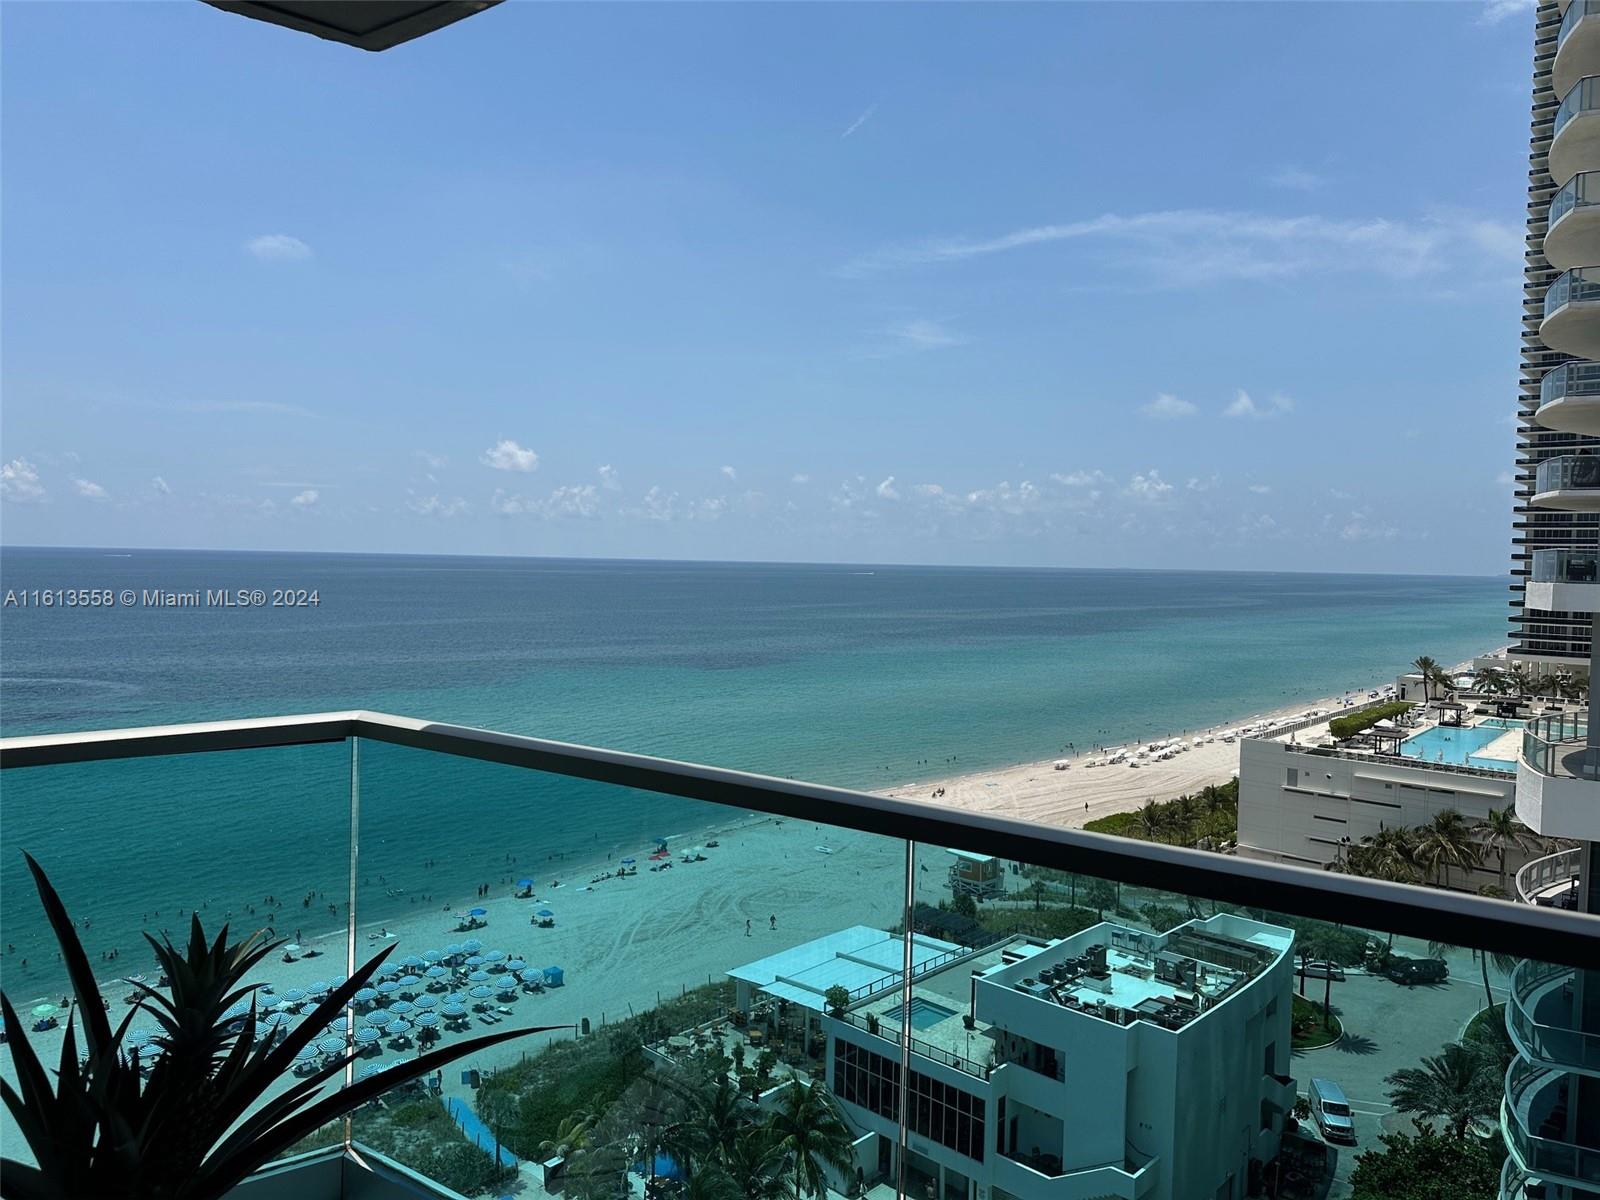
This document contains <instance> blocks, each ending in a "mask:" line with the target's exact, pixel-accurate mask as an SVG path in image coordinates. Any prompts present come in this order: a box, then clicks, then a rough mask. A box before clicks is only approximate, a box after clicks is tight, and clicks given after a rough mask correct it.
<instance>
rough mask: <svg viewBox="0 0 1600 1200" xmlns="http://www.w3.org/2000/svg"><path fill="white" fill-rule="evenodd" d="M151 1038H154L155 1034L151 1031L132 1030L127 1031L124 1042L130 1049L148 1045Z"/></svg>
mask: <svg viewBox="0 0 1600 1200" xmlns="http://www.w3.org/2000/svg"><path fill="white" fill-rule="evenodd" d="M153 1037H155V1032H154V1031H153V1030H149V1029H132V1030H129V1031H128V1036H127V1039H126V1042H127V1045H128V1046H129V1047H130V1048H132V1047H135V1046H148V1045H149V1044H150V1039H151V1038H153Z"/></svg>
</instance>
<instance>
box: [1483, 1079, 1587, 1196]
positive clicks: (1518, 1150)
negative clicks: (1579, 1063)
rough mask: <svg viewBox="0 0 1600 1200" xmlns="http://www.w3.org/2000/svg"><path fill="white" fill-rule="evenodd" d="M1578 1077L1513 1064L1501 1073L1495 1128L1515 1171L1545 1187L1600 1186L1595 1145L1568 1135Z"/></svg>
mask: <svg viewBox="0 0 1600 1200" xmlns="http://www.w3.org/2000/svg"><path fill="white" fill-rule="evenodd" d="M1576 1081H1577V1077H1576V1076H1575V1075H1574V1074H1573V1073H1572V1072H1570V1071H1560V1070H1552V1069H1550V1068H1547V1067H1540V1066H1536V1065H1531V1064H1529V1063H1526V1062H1522V1061H1513V1062H1512V1064H1511V1068H1510V1070H1508V1071H1507V1072H1506V1091H1505V1099H1504V1100H1503V1101H1502V1103H1501V1106H1500V1128H1501V1130H1502V1132H1503V1133H1504V1135H1505V1139H1506V1145H1507V1147H1508V1148H1509V1149H1510V1151H1511V1156H1512V1157H1513V1158H1515V1159H1516V1160H1517V1166H1518V1167H1519V1168H1520V1169H1521V1170H1523V1171H1526V1172H1529V1173H1531V1174H1534V1175H1538V1176H1540V1177H1541V1178H1543V1179H1544V1180H1546V1181H1548V1182H1550V1183H1557V1184H1566V1185H1568V1186H1571V1187H1581V1188H1592V1187H1595V1186H1597V1185H1600V1146H1591V1145H1587V1144H1586V1143H1584V1142H1582V1141H1575V1140H1571V1139H1572V1138H1574V1137H1575V1136H1577V1135H1573V1134H1570V1133H1568V1132H1567V1130H1568V1129H1569V1128H1570V1127H1571V1124H1570V1120H1569V1117H1570V1113H1571V1108H1572V1105H1573V1102H1574V1095H1575V1091H1576Z"/></svg>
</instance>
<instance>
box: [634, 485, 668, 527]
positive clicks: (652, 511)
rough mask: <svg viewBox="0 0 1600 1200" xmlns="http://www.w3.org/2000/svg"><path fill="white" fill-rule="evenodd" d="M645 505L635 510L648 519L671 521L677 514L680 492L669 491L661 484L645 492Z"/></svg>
mask: <svg viewBox="0 0 1600 1200" xmlns="http://www.w3.org/2000/svg"><path fill="white" fill-rule="evenodd" d="M642 503H643V507H642V508H640V509H637V510H635V511H636V512H637V513H638V515H639V516H641V517H643V518H644V519H645V520H647V521H670V520H672V518H673V517H674V516H676V515H677V508H678V493H677V492H669V491H667V490H666V489H664V488H662V487H661V486H660V485H659V484H657V485H654V486H652V487H651V488H650V490H649V491H648V492H646V493H645V494H644V500H643V502H642Z"/></svg>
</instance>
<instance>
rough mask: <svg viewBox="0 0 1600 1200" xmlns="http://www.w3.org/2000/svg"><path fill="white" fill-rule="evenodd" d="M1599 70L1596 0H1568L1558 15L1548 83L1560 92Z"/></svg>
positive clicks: (1598, 8) (1599, 25)
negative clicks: (1559, 26) (1559, 30)
mask: <svg viewBox="0 0 1600 1200" xmlns="http://www.w3.org/2000/svg"><path fill="white" fill-rule="evenodd" d="M1595 73H1600V0H1572V3H1571V4H1569V5H1567V8H1566V12H1565V13H1564V14H1563V15H1562V18H1561V32H1560V33H1559V34H1558V35H1557V36H1556V57H1555V62H1554V63H1552V64H1551V67H1550V86H1551V88H1552V89H1553V90H1554V91H1555V94H1556V95H1558V96H1564V95H1566V94H1567V92H1568V91H1570V90H1571V89H1572V85H1573V84H1575V83H1577V82H1578V80H1580V79H1582V78H1583V77H1584V76H1585V75H1591V74H1595Z"/></svg>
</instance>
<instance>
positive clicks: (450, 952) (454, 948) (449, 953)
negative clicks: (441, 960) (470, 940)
mask: <svg viewBox="0 0 1600 1200" xmlns="http://www.w3.org/2000/svg"><path fill="white" fill-rule="evenodd" d="M465 952H466V950H465V948H464V947H463V946H462V945H461V943H460V942H451V943H450V944H449V945H448V946H446V947H445V948H444V956H445V957H446V958H456V957H458V956H459V955H461V954H464V953H465Z"/></svg>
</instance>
